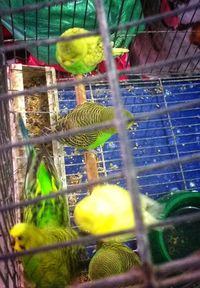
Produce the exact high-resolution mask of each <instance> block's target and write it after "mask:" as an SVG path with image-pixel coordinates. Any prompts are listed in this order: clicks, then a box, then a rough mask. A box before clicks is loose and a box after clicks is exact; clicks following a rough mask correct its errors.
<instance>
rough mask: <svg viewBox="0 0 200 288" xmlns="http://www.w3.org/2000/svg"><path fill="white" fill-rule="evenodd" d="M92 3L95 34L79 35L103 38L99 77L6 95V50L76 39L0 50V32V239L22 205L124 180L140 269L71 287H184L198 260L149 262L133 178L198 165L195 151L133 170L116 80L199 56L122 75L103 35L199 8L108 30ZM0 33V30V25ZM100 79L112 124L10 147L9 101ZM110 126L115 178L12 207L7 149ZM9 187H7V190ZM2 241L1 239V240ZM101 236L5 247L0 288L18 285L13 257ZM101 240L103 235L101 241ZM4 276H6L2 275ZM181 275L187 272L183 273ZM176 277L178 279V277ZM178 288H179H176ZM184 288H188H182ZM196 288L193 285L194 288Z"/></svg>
mask: <svg viewBox="0 0 200 288" xmlns="http://www.w3.org/2000/svg"><path fill="white" fill-rule="evenodd" d="M63 3H66V1H65V0H53V1H51V2H50V1H49V2H41V3H37V4H31V5H24V6H23V7H18V8H12V9H8V10H4V9H3V10H1V11H0V17H2V16H3V15H5V14H7V15H8V14H13V13H23V12H25V11H27V10H34V9H36V8H37V9H40V8H42V7H50V6H53V5H55V4H60V5H62V4H63ZM95 3H96V12H97V21H98V24H99V29H96V30H94V31H92V32H89V33H87V34H84V35H82V37H87V36H92V35H98V34H101V35H102V38H103V44H104V53H105V59H106V64H107V72H106V73H104V74H102V75H100V74H98V75H96V76H93V77H90V76H88V77H85V78H84V79H80V80H67V81H62V82H60V83H57V84H56V85H51V86H48V87H47V86H46V85H45V86H40V87H34V88H30V89H27V90H24V91H16V92H12V93H9V94H8V93H7V85H6V65H7V64H6V59H5V53H7V52H9V51H16V50H18V49H22V48H27V47H29V46H35V47H38V46H40V45H50V44H53V43H56V42H58V41H69V40H72V39H77V38H79V37H80V36H78V37H77V36H71V37H65V38H60V37H58V38H55V39H40V40H29V41H23V42H21V43H17V42H16V43H14V45H9V44H8V45H6V46H4V45H3V36H2V31H1V30H0V36H1V37H0V45H1V46H0V66H1V69H0V78H1V79H3V80H2V83H0V92H1V94H0V143H1V145H0V167H1V169H0V173H1V180H0V196H1V199H0V200H1V205H0V231H1V233H2V234H3V231H8V227H10V226H11V225H12V224H13V223H14V221H15V211H16V210H17V209H21V208H23V207H25V206H27V205H30V204H33V203H36V202H39V201H41V200H44V199H49V198H54V197H58V196H59V195H66V194H68V193H70V192H71V193H73V192H74V191H77V190H80V189H81V188H85V187H88V186H90V185H91V184H97V183H103V182H105V181H109V180H112V179H119V178H121V177H124V178H125V179H126V183H127V188H128V190H129V191H130V195H131V199H132V205H133V210H134V215H135V219H136V227H135V233H136V238H137V243H138V252H139V255H140V257H141V260H142V263H143V265H142V268H141V269H140V270H134V269H133V270H131V271H130V272H127V273H125V274H122V275H119V276H115V277H110V278H107V279H102V280H98V281H95V282H88V283H84V284H80V285H77V286H76V287H85V288H87V287H88V288H89V287H102V285H103V286H104V287H120V285H131V284H133V282H134V283H135V284H137V286H134V287H152V288H153V287H163V288H164V287H170V286H171V285H174V284H175V283H176V284H180V285H184V284H186V283H188V282H189V281H190V282H193V281H197V280H199V279H200V257H199V255H198V253H197V254H195V255H192V256H189V257H186V258H183V259H180V260H175V261H172V262H170V263H166V264H162V265H153V264H152V260H151V254H150V247H149V240H148V237H147V228H149V227H146V226H145V225H144V222H143V219H142V214H141V203H140V199H139V189H138V182H137V175H138V174H140V173H143V172H146V171H151V170H156V169H161V168H163V167H167V166H170V165H176V164H178V163H186V162H190V161H198V160H199V159H200V152H199V153H195V154H193V155H190V156H184V157H181V158H180V159H173V160H168V161H163V162H160V163H155V164H151V165H149V166H143V167H139V168H136V167H135V166H134V164H133V163H132V162H133V161H132V154H131V149H130V144H129V141H128V136H127V131H126V129H125V127H126V126H125V125H126V120H125V119H124V117H123V105H122V102H121V96H120V89H119V81H118V77H119V76H120V75H124V74H139V73H142V72H146V71H147V72H148V71H151V69H153V68H161V67H163V65H165V66H170V65H171V64H174V63H180V64H181V63H184V62H186V63H188V61H192V60H200V53H196V54H195V55H193V56H186V57H185V58H177V59H167V60H166V61H160V62H156V63H151V64H146V65H141V66H136V67H132V68H130V69H125V70H122V71H120V72H119V71H116V68H115V64H114V60H113V58H112V53H111V47H110V42H109V33H110V32H113V31H119V30H123V29H125V28H127V29H128V28H129V27H132V26H139V25H140V24H146V23H154V22H155V21H158V20H161V19H163V18H164V17H169V16H173V15H178V14H180V13H183V12H184V11H188V10H194V9H197V8H199V7H200V3H198V4H194V5H190V6H188V7H186V8H185V7H184V8H178V9H175V10H174V11H171V12H167V13H165V14H157V15H153V16H147V17H145V18H144V19H140V20H138V21H131V22H129V23H126V24H119V25H118V26H116V27H110V28H109V27H108V24H107V20H106V14H105V10H104V5H103V1H102V0H95ZM0 28H1V26H0ZM190 73H191V71H190ZM105 76H106V77H107V79H108V82H109V86H110V89H111V94H112V101H113V106H114V108H115V119H114V120H113V121H109V122H107V123H105V124H100V125H94V126H91V127H87V128H84V129H74V130H70V131H67V132H59V133H52V134H50V135H48V136H40V137H35V138H31V139H30V140H27V141H20V142H16V143H11V142H10V140H9V139H10V131H9V117H8V113H9V112H8V101H9V100H10V99H13V98H14V97H18V96H22V95H23V96H28V95H32V94H34V93H35V92H46V91H48V90H51V89H54V88H56V89H62V88H65V87H70V86H74V85H77V84H86V83H95V82H97V81H100V80H102V79H104V78H105ZM199 104H200V99H197V100H192V101H190V102H188V103H184V104H177V105H173V106H170V107H167V108H161V109H159V110H156V111H153V112H147V113H141V114H140V115H139V116H137V117H136V119H135V120H136V121H137V120H144V119H151V118H153V117H155V116H158V115H162V114H164V113H166V112H167V113H170V112H174V111H177V110H184V109H186V108H191V107H196V106H199ZM113 126H115V127H116V128H117V131H118V134H119V139H120V148H121V157H122V162H123V165H124V169H123V171H121V172H119V173H113V174H112V175H109V176H107V177H101V178H99V179H95V180H92V181H89V182H88V183H82V184H78V185H70V186H69V187H68V188H67V190H62V191H59V192H58V193H57V194H56V195H49V196H46V197H37V198H35V199H33V200H28V201H23V202H22V201H21V202H14V200H13V199H14V198H13V185H12V184H13V183H11V181H9V182H8V179H9V180H10V179H11V178H12V164H11V149H14V148H17V147H23V146H24V145H28V144H38V143H43V142H51V141H52V140H56V139H59V138H60V137H63V136H69V135H70V136H72V135H77V134H81V133H82V132H83V131H84V132H85V131H91V130H95V129H100V128H103V127H104V128H105V127H107V128H108V127H113ZM2 168H3V169H6V171H7V175H6V177H7V179H5V178H4V177H5V175H3V174H2ZM8 183H9V185H8ZM199 219H200V214H199V213H197V214H195V216H194V215H192V217H191V216H188V215H187V216H182V217H180V216H179V217H176V218H173V219H168V220H165V221H162V222H160V223H158V224H155V225H153V226H152V227H158V226H164V225H170V224H172V223H183V222H184V221H186V220H190V221H195V220H199ZM133 231H134V230H133V229H131V230H127V231H126V233H127V232H133ZM120 233H125V232H124V231H123V232H122V231H119V232H117V233H110V234H106V235H107V236H108V237H109V236H113V235H118V234H120ZM6 237H7V236H6ZM6 237H4V238H5V239H4V244H3V245H2V247H3V246H4V245H5V243H7V242H9V239H6ZM101 237H102V235H99V236H85V237H82V238H80V239H78V240H74V241H71V242H67V243H62V244H55V245H51V246H49V247H42V248H37V249H33V250H30V251H25V252H18V253H13V252H12V251H11V249H10V248H9V245H7V247H4V251H3V248H1V255H0V263H1V264H0V265H2V267H3V269H2V270H1V271H0V277H1V279H2V281H3V284H4V285H5V286H6V285H8V286H6V287H18V286H17V285H18V283H19V276H18V275H17V273H16V271H18V267H17V266H18V265H17V264H16V263H15V261H14V260H15V259H17V257H20V256H23V255H28V254H32V253H37V252H42V251H48V250H51V249H58V248H60V249H61V248H63V247H67V246H71V245H74V244H77V243H88V242H90V243H91V242H95V241H96V240H98V239H101ZM104 238H105V236H104ZM188 267H190V271H188ZM5 271H7V272H6V273H5ZM174 271H177V273H179V274H178V275H176V276H174V275H173V272H174ZM183 271H185V272H187V273H184V274H183ZM180 272H181V274H180ZM182 287H184V286H182ZM187 287H188V286H187ZM198 287H199V286H198Z"/></svg>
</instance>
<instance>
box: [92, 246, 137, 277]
mask: <svg viewBox="0 0 200 288" xmlns="http://www.w3.org/2000/svg"><path fill="white" fill-rule="evenodd" d="M139 265H141V261H140V259H139V257H138V255H137V254H136V253H135V252H134V251H132V250H131V249H130V248H129V247H127V246H125V245H124V244H121V243H118V242H106V243H103V244H102V246H101V248H100V249H99V250H97V252H96V253H95V255H94V256H93V258H92V259H91V261H90V264H89V277H90V279H92V280H95V279H100V278H103V277H108V276H111V275H116V274H120V273H123V272H127V271H129V270H130V269H131V268H132V267H133V266H139Z"/></svg>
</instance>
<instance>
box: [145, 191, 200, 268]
mask: <svg viewBox="0 0 200 288" xmlns="http://www.w3.org/2000/svg"><path fill="white" fill-rule="evenodd" d="M158 201H159V202H160V203H163V204H165V207H164V210H163V212H162V215H160V217H159V218H160V220H164V219H167V218H169V217H173V216H180V215H186V214H189V213H195V212H200V193H198V192H187V191H184V192H183V191H181V192H177V193H174V194H169V195H167V196H165V197H162V198H160V199H159V200H158ZM149 240H150V247H151V253H152V259H153V262H154V263H155V264H157V263H163V262H167V261H171V260H174V259H179V258H182V257H186V256H188V255H189V254H191V253H193V252H194V251H196V250H198V249H200V220H198V221H195V222H189V221H187V222H186V223H181V224H177V225H173V226H171V227H163V228H161V229H160V230H151V231H150V232H149Z"/></svg>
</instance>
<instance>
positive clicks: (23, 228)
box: [10, 223, 31, 252]
mask: <svg viewBox="0 0 200 288" xmlns="http://www.w3.org/2000/svg"><path fill="white" fill-rule="evenodd" d="M10 236H11V245H12V247H13V249H14V250H15V251H16V252H20V251H23V250H27V249H29V247H28V246H29V245H28V243H29V242H30V236H31V235H30V227H29V224H26V223H18V224H16V225H15V226H13V227H12V229H11V230H10Z"/></svg>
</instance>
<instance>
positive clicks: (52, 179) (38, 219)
mask: <svg viewBox="0 0 200 288" xmlns="http://www.w3.org/2000/svg"><path fill="white" fill-rule="evenodd" d="M42 155H43V154H42V153H38V154H36V156H35V158H32V159H30V160H29V161H28V164H29V163H30V164H29V165H28V166H27V173H26V179H25V189H24V195H25V196H26V199H34V198H35V197H38V196H48V195H50V194H51V193H56V192H57V191H58V190H59V189H61V188H62V185H61V182H60V181H59V179H58V177H57V173H56V169H55V167H54V164H53V162H52V160H51V158H48V159H47V157H45V160H44V161H43V159H42V158H43V157H42ZM30 157H31V155H30ZM30 157H29V158H30ZM47 163H48V164H47ZM51 169H53V170H51ZM68 213H69V211H68V205H67V201H66V198H65V196H59V197H56V198H52V199H46V200H43V201H41V202H39V203H36V204H34V205H33V206H28V207H27V208H26V209H25V211H24V218H25V219H24V221H25V222H28V223H32V224H35V225H36V226H37V227H45V226H46V225H53V226H67V225H69V215H68Z"/></svg>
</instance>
